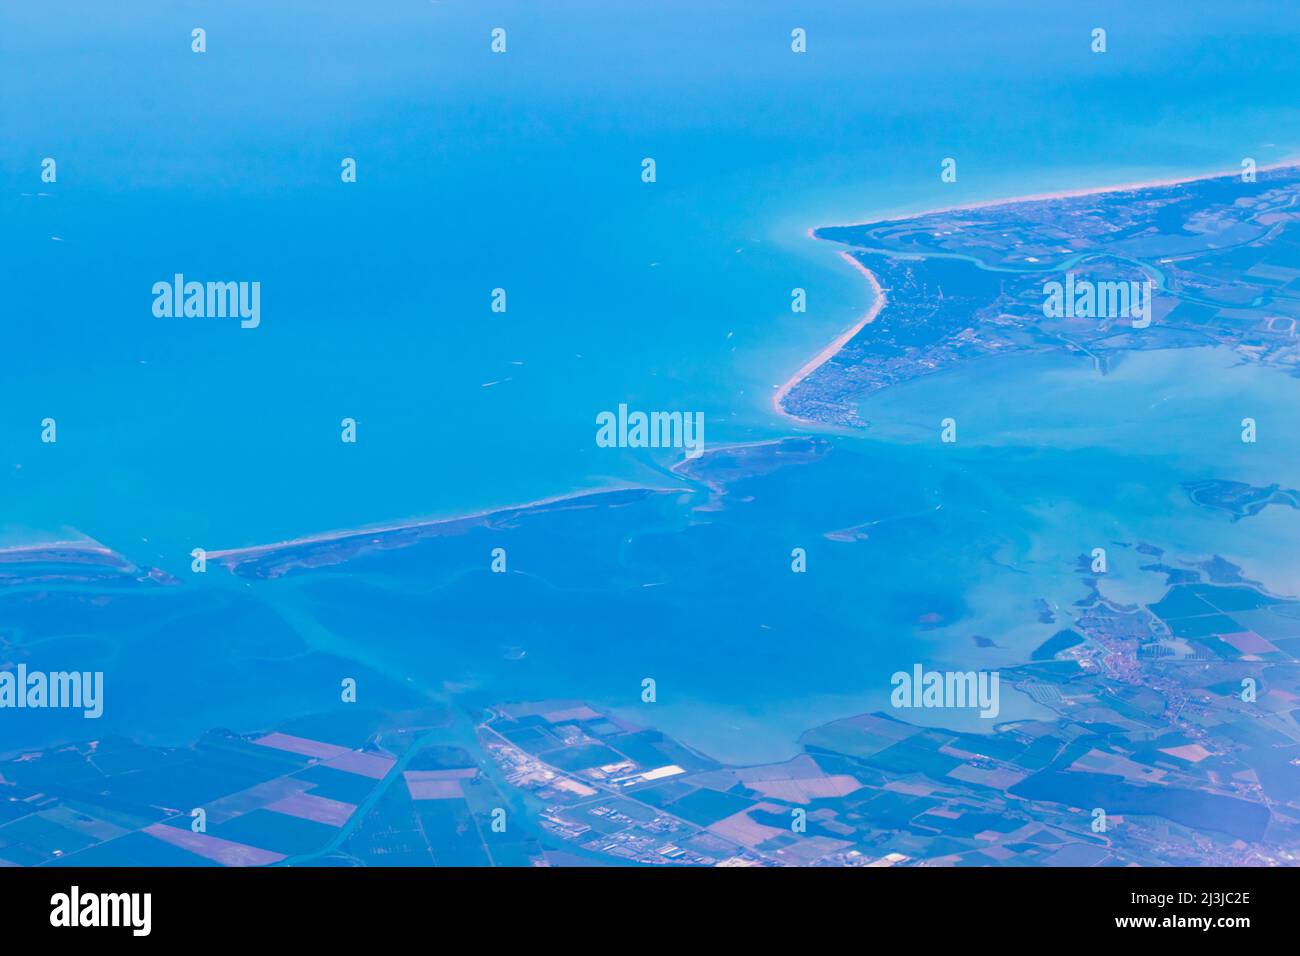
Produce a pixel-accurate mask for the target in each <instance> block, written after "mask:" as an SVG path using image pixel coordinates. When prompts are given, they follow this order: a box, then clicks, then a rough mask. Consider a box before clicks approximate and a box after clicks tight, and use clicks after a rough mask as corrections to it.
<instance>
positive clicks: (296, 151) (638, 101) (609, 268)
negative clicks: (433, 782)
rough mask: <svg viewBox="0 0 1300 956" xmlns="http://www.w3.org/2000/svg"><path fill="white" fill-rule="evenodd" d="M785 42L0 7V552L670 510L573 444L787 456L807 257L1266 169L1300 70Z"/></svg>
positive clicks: (967, 35)
mask: <svg viewBox="0 0 1300 956" xmlns="http://www.w3.org/2000/svg"><path fill="white" fill-rule="evenodd" d="M787 6H788V5H785V4H776V3H766V4H765V3H759V4H753V3H743V4H740V3H737V4H710V5H709V9H698V5H695V4H686V3H669V4H657V5H655V7H654V9H653V10H641V11H638V10H636V9H632V8H630V7H627V6H626V5H618V6H617V7H616V8H615V7H610V6H609V5H607V4H598V3H564V4H559V5H548V6H547V7H546V8H545V9H541V8H536V7H535V6H534V5H531V4H523V3H520V4H493V3H486V4H482V3H475V4H469V3H456V2H448V3H438V4H429V3H397V4H393V5H385V6H384V7H383V8H381V9H379V10H376V11H373V15H371V16H367V17H365V18H356V17H354V16H352V15H351V13H349V12H348V11H346V10H343V9H341V8H340V9H332V8H330V7H329V6H325V7H323V8H322V7H321V6H320V5H317V4H307V3H288V4H276V5H274V6H273V7H267V6H266V5H263V4H254V3H235V4H223V5H221V6H217V7H213V8H211V9H203V8H196V9H174V10H162V11H157V12H156V15H153V16H150V17H148V18H142V17H132V18H131V20H132V23H133V24H134V25H133V28H132V30H131V31H125V30H122V29H120V21H119V18H121V17H124V16H126V15H127V11H126V8H122V9H118V8H115V7H113V6H108V7H106V6H104V5H103V4H97V3H74V4H70V5H67V6H66V8H61V9H63V11H64V12H62V13H61V14H60V15H52V14H51V13H50V12H49V8H48V5H46V4H39V3H19V4H7V5H6V6H5V10H4V12H2V13H0V27H2V29H0V34H2V35H3V36H4V37H5V38H6V39H4V40H0V43H3V44H4V54H5V55H4V57H3V60H4V66H3V67H0V69H3V71H4V74H5V76H4V80H5V82H4V83H3V84H0V89H3V90H4V91H5V92H4V93H2V94H0V96H3V97H4V109H3V111H0V113H2V114H3V123H4V127H5V136H4V142H5V143H6V144H7V145H6V146H5V147H0V176H2V177H3V180H2V182H3V195H2V197H0V201H2V202H3V216H4V219H5V221H6V222H7V223H8V224H9V225H8V227H7V228H6V233H7V234H8V238H9V239H10V240H11V242H12V245H11V247H10V252H9V253H8V254H7V255H6V256H5V257H4V259H5V265H4V267H3V268H5V270H6V272H7V273H8V275H7V278H6V286H7V288H8V289H9V291H10V296H9V300H10V301H9V308H10V310H11V311H10V313H9V314H10V317H11V321H9V322H8V323H7V331H8V333H9V343H8V345H9V347H8V348H6V350H5V353H6V358H5V360H4V361H5V365H6V371H5V375H4V376H3V384H2V385H0V388H2V389H3V392H4V404H5V407H6V408H7V410H8V411H7V414H5V415H4V416H2V417H0V443H2V444H3V446H4V447H6V448H8V449H9V453H8V456H7V457H8V460H7V461H6V462H5V463H4V464H5V466H6V467H5V468H4V469H3V476H4V477H3V479H0V480H2V481H3V483H4V485H5V487H4V498H5V501H6V503H7V505H6V508H5V512H4V514H3V516H2V519H3V523H4V525H5V526H6V528H7V529H8V530H9V531H10V532H11V533H12V532H14V531H22V530H23V529H30V530H34V531H36V532H38V533H43V534H48V533H50V532H53V531H55V530H57V529H59V528H61V527H66V526H71V527H75V528H77V529H80V530H81V531H83V532H85V533H87V534H90V535H93V536H94V537H96V538H98V539H99V540H101V541H103V542H105V543H106V544H108V545H109V546H111V547H114V548H116V549H119V550H121V551H123V552H124V553H126V554H128V555H130V556H132V557H134V558H136V559H137V560H140V561H144V562H149V563H155V564H160V565H162V566H164V567H168V568H170V569H173V570H174V569H177V568H180V567H183V566H184V562H185V558H184V555H185V554H186V553H187V552H188V550H189V549H190V548H191V547H194V546H196V545H200V544H202V545H204V546H207V547H209V548H211V547H232V546H238V545H245V544H252V543H258V542H265V541H269V540H278V539H283V538H287V537H292V536H296V535H302V534H308V533H312V532H318V531H322V530H327V529H331V528H339V527H351V526H357V525H363V524H369V523H376V522H385V521H391V520H398V519H402V518H406V517H411V516H416V515H447V514H455V513H459V512H463V511H467V510H475V509H478V508H483V507H491V506H496V505H503V504H509V503H515V502H520V501H527V500H532V499H536V498H539V497H543V496H546V495H550V494H556V493H564V492H569V491H572V490H575V489H579V488H587V487H595V486H603V485H607V484H613V483H620V482H629V481H631V482H638V481H646V480H650V481H654V482H656V483H663V479H662V478H661V477H659V476H658V475H656V474H655V473H654V472H653V471H652V470H651V469H650V468H649V467H648V463H649V461H650V458H649V457H648V456H641V455H637V454H635V453H630V452H626V451H625V452H619V453H604V454H602V453H601V450H598V449H596V448H595V446H594V441H593V435H594V424H593V421H594V416H595V414H596V413H597V412H598V411H601V410H603V409H612V408H615V407H616V406H617V404H618V403H619V402H620V401H625V402H628V403H629V404H630V405H632V406H633V407H641V408H647V409H649V408H662V409H682V410H687V409H689V410H702V411H704V412H705V415H706V420H707V422H708V431H707V438H708V440H709V442H710V443H720V442H724V441H735V440H748V439H753V438H756V437H766V436H771V435H776V434H783V433H787V432H788V431H789V430H790V429H789V425H788V424H787V423H782V422H779V421H774V420H773V417H772V415H771V413H770V408H769V406H768V398H769V396H770V393H771V386H772V385H773V384H775V383H777V382H780V381H781V380H783V379H784V378H785V377H786V376H787V375H788V374H790V372H792V371H793V369H795V368H797V367H798V366H799V365H800V364H802V362H803V361H804V360H806V358H807V357H808V356H809V355H811V354H812V353H813V352H815V351H817V350H818V349H819V348H820V347H821V346H822V345H824V344H825V343H826V342H827V341H829V339H830V338H831V337H833V335H834V334H836V333H837V332H838V331H840V330H841V329H842V328H844V327H845V326H846V325H847V324H848V323H849V322H851V321H852V319H853V317H854V315H856V314H857V313H858V312H859V311H860V310H861V309H862V308H863V307H864V306H865V304H866V300H867V296H868V293H867V290H866V288H865V286H864V285H863V283H862V282H861V279H860V277H859V276H857V275H856V274H854V273H853V272H852V271H851V270H848V269H846V268H845V267H844V266H843V264H842V263H840V262H839V261H838V260H837V259H836V258H835V256H834V255H833V253H832V251H831V249H830V248H829V247H828V246H827V244H825V243H815V242H813V241H811V240H808V239H807V238H806V237H805V236H804V230H805V229H806V228H807V227H808V226H812V225H818V224H823V223H826V222H835V221H847V220H853V219H861V218H864V217H869V216H871V215H876V214H880V213H885V212H889V211H893V210H903V209H909V208H911V209H916V208H928V207H932V206H936V205H947V204H952V203H958V202H964V201H971V200H976V199H984V198H990V197H996V196H1003V195H1016V194H1023V193H1027V192H1035V191H1038V190H1041V189H1043V188H1048V187H1078V186H1083V185H1102V184H1105V183H1107V182H1112V181H1125V180H1127V179H1131V178H1134V177H1135V176H1137V175H1145V174H1148V173H1170V172H1187V171H1198V170H1202V169H1209V168H1219V167H1222V168H1231V167H1233V166H1235V164H1236V163H1238V162H1239V161H1240V157H1241V156H1243V155H1247V154H1249V155H1252V156H1254V157H1255V158H1256V159H1258V160H1259V161H1260V162H1265V161H1268V160H1270V159H1273V158H1276V157H1277V156H1279V155H1281V154H1282V153H1284V152H1285V151H1286V147H1287V146H1288V145H1289V143H1288V142H1287V141H1286V140H1285V139H1284V137H1285V136H1286V135H1288V131H1289V130H1291V129H1294V128H1295V122H1294V121H1295V119H1296V111H1295V109H1294V107H1293V105H1292V103H1291V101H1290V98H1289V96H1288V94H1287V92H1286V91H1287V90H1293V89H1294V88H1295V86H1296V84H1295V80H1296V79H1297V77H1296V71H1297V68H1296V66H1295V64H1296V62H1297V60H1296V58H1295V57H1294V56H1293V55H1292V54H1293V53H1294V52H1295V50H1294V45H1295V39H1294V36H1293V35H1287V34H1285V33H1283V32H1282V31H1281V27H1280V26H1279V25H1277V24H1276V23H1270V22H1269V21H1268V18H1267V17H1266V16H1265V15H1264V14H1263V13H1260V14H1259V15H1258V16H1256V15H1254V14H1253V12H1252V10H1251V7H1250V6H1249V5H1247V6H1244V7H1243V6H1240V5H1238V6H1235V7H1233V9H1232V10H1227V9H1221V10H1208V9H1207V10H1198V11H1189V10H1187V9H1186V8H1185V7H1180V8H1178V15H1177V16H1171V15H1169V11H1167V10H1161V9H1160V7H1161V6H1162V5H1160V4H1155V5H1148V4H1143V5H1141V9H1136V8H1134V7H1133V5H1131V4H1122V3H1115V4H1109V5H1106V4H1102V5H1097V6H1096V7H1095V8H1094V9H1092V10H1090V11H1089V12H1088V14H1087V15H1086V16H1084V15H1083V14H1081V13H1077V12H1070V11H1066V10H1049V9H1046V8H1044V7H1043V6H1042V5H1033V4H1031V5H1026V4H981V5H980V8H979V10H978V11H952V10H948V9H947V7H946V5H942V4H940V5H926V4H907V5H901V6H898V7H895V6H894V5H863V4H857V3H840V4H834V3H832V4H820V5H814V6H813V7H810V8H809V9H807V10H801V11H798V16H797V17H796V16H795V14H794V13H793V12H789V11H788V10H787V9H786V7H787ZM940 9H943V10H944V13H943V17H944V18H945V19H944V22H945V27H944V29H943V30H942V31H939V30H936V29H934V27H933V25H934V23H935V17H936V16H937V15H938V11H939V10H940ZM1081 17H1082V19H1081ZM792 18H793V19H792ZM796 20H797V21H798V22H797V23H796V22H795V21H796ZM955 20H956V21H965V22H954V21H955ZM1093 21H1096V23H1097V24H1101V25H1104V26H1106V28H1107V29H1108V30H1109V36H1110V50H1109V52H1108V53H1107V54H1105V63H1104V64H1103V63H1102V62H1101V60H1102V58H1101V57H1098V56H1096V55H1094V54H1091V53H1090V52H1089V51H1088V44H1087V42H1086V40H1087V36H1088V31H1089V30H1090V28H1091V27H1092V26H1093V25H1094V23H1093ZM195 25H202V26H203V27H204V28H205V29H206V30H207V31H208V41H209V46H208V52H207V53H206V54H204V55H201V56H200V55H195V54H193V53H191V52H190V50H189V42H188V36H189V30H190V29H191V27H193V26H195ZM497 25H504V26H506V27H507V28H508V31H509V33H508V35H509V52H508V53H507V54H506V55H504V56H493V55H492V54H491V53H490V52H489V50H488V34H489V31H490V30H491V28H492V27H493V26H497ZM796 25H798V26H803V27H804V28H805V29H807V30H808V35H809V50H810V52H809V53H808V54H807V55H805V56H795V55H793V54H791V53H790V50H789V32H790V29H791V28H792V27H794V26H796ZM286 33H287V34H290V35H294V34H295V33H297V34H299V35H300V40H299V41H298V42H296V43H293V44H285V43H283V42H282V36H283V35H284V34H286ZM1247 33H1249V35H1250V43H1251V45H1250V47H1249V49H1247V47H1246V40H1245V37H1246V34H1247ZM1206 35H1210V36H1219V37H1221V38H1222V39H1221V41H1220V42H1219V43H1217V44H1213V43H1212V44H1209V45H1208V46H1207V45H1206V43H1205V41H1204V37H1205V36H1206ZM1270 36H1271V37H1273V40H1272V43H1271V44H1270V41H1269V37H1270ZM480 37H481V39H482V42H481V43H478V42H473V40H474V38H480ZM654 49H659V50H661V51H662V55H660V56H649V55H647V53H646V51H648V50H654ZM1193 55H1194V56H1196V57H1197V63H1198V66H1197V70H1196V72H1195V79H1194V80H1190V79H1189V78H1188V75H1187V74H1186V73H1184V72H1183V70H1182V65H1183V64H1184V63H1185V61H1186V59H1187V57H1189V56H1193ZM1103 66H1104V68H1103ZM832 77H835V78H837V79H836V80H835V82H834V83H831V82H830V78H832ZM846 77H847V79H846ZM855 77H856V81H855V80H854V79H853V78H855ZM1135 77H1140V78H1141V81H1140V82H1136V83H1135V82H1134V78H1135ZM1135 89H1136V90H1138V91H1139V92H1138V95H1137V97H1136V98H1135V97H1134V92H1133V91H1134V90H1135ZM1243 104H1245V105H1244V106H1243ZM1269 144H1271V145H1269ZM46 155H48V156H52V157H55V158H56V159H57V160H58V161H59V181H58V182H57V183H56V184H54V185H52V186H49V187H43V186H42V185H41V183H40V182H39V177H38V173H39V161H40V159H41V157H43V156H46ZM949 155H952V156H955V157H957V158H958V161H959V164H960V166H959V169H960V175H959V181H958V183H957V184H956V185H952V186H943V185H941V184H940V183H939V179H938V163H939V160H940V159H941V158H943V157H945V156H949ZM344 156H352V157H355V158H356V159H357V162H358V182H357V183H356V184H355V185H344V184H342V183H341V182H340V181H339V162H340V160H341V159H342V157H344ZM645 156H653V157H655V159H656V160H657V162H658V177H659V181H658V182H657V183H656V184H654V185H645V184H642V183H641V182H640V178H639V173H640V161H641V159H642V158H643V157H645ZM41 192H45V193H47V195H41V196H37V195H36V194H37V193H41ZM53 237H57V238H58V241H55V240H54V238H53ZM177 272H182V273H184V274H185V275H186V276H187V278H194V279H199V280H201V281H202V280H208V279H212V280H249V281H251V280H257V281H260V282H261V283H262V289H263V301H262V312H263V321H262V326H261V327H260V328H258V329H256V330H240V329H238V328H237V327H236V326H235V325H234V324H233V323H229V322H225V323H221V322H213V321H209V320H183V319H156V318H154V316H153V315H152V313H151V311H150V306H151V302H152V298H151V296H150V292H149V290H150V287H151V285H152V283H153V282H155V281H158V280H160V279H170V277H171V276H172V275H173V274H174V273H177ZM497 286H501V287H504V288H506V289H507V292H508V296H509V311H508V312H507V313H506V314H505V315H498V314H493V313H492V312H490V311H489V308H488V306H489V298H490V291H491V289H492V288H494V287H497ZM795 286H802V287H805V288H807V289H808V293H809V303H810V305H809V312H808V313H807V314H806V315H794V314H792V313H791V312H790V310H789V296H790V289H791V288H793V287H795ZM512 363H522V364H512ZM489 382H496V383H498V384H495V385H490V386H488V387H484V384H485V383H489ZM46 415H52V416H54V417H56V418H57V419H58V421H59V423H60V430H61V436H60V437H61V441H60V443H59V445H58V446H57V447H55V448H50V447H42V446H40V445H38V444H37V443H36V442H35V441H34V436H35V435H36V434H37V429H38V425H37V423H38V422H39V421H40V419H41V418H43V417H45V416H46ZM347 416H350V417H353V418H355V419H357V421H358V422H359V427H360V440H359V442H358V444H357V445H355V446H345V445H343V444H342V443H341V442H339V440H338V434H339V422H340V420H341V419H342V418H344V417H347ZM525 462H526V464H525ZM17 465H21V466H22V467H21V469H18V468H16V467H15V466H17ZM88 472H90V473H93V474H94V481H93V482H87V481H86V480H85V479H86V476H87V473H88ZM142 539H147V543H145V541H144V540H142Z"/></svg>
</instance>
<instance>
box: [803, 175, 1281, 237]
mask: <svg viewBox="0 0 1300 956" xmlns="http://www.w3.org/2000/svg"><path fill="white" fill-rule="evenodd" d="M1295 167H1300V154H1297V155H1294V156H1288V157H1287V158H1286V159H1280V160H1278V161H1277V162H1275V163H1266V164H1264V165H1262V166H1257V167H1255V172H1256V173H1257V174H1258V173H1270V172H1275V171H1276V170H1279V169H1292V168H1295ZM1240 175H1241V171H1240V170H1236V171H1235V172H1227V173H1225V172H1224V171H1223V170H1221V169H1220V170H1214V171H1211V172H1202V173H1195V174H1192V175H1188V176H1175V177H1172V178H1168V179H1148V180H1142V181H1139V182H1132V183H1120V184H1118V185H1111V186H1085V187H1083V188H1081V189H1059V190H1055V191H1053V192H1045V193H1029V194H1028V195H1024V196H1010V197H1007V198H1005V199H981V200H978V201H976V202H969V203H958V204H957V205H955V206H938V207H936V208H934V209H922V210H919V211H914V212H902V213H891V214H889V215H885V216H879V217H872V218H870V219H862V220H858V221H857V222H837V223H824V224H823V225H820V226H813V227H811V228H810V229H809V230H808V235H809V237H810V238H813V239H821V236H818V235H817V234H816V233H817V230H819V229H845V228H852V227H855V226H869V225H875V224H877V223H882V222H904V221H906V220H908V219H921V218H923V217H925V216H935V215H938V214H940V213H945V212H963V211H965V210H968V209H991V208H995V207H997V206H1014V205H1018V204H1020V203H1027V202H1050V201H1052V200H1056V199H1075V198H1078V197H1079V196H1097V195H1101V194H1103V193H1123V192H1134V191H1136V190H1139V189H1157V188H1159V187H1161V186H1182V185H1186V184H1187V183H1199V182H1204V181H1206V180H1210V179H1228V178H1231V177H1234V176H1240ZM823 241H825V240H823Z"/></svg>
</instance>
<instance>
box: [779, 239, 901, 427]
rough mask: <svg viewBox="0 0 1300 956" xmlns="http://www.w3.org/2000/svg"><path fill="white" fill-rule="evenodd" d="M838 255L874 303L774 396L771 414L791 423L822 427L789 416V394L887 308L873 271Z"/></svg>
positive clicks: (855, 261) (812, 422) (817, 423)
mask: <svg viewBox="0 0 1300 956" xmlns="http://www.w3.org/2000/svg"><path fill="white" fill-rule="evenodd" d="M808 238H810V239H816V238H817V237H816V236H815V235H814V234H813V230H812V229H809V230H808ZM839 255H840V258H841V259H843V260H844V261H845V262H847V263H848V264H849V265H851V266H853V268H855V269H857V270H858V271H859V272H860V273H862V275H864V276H865V277H866V279H867V284H868V285H870V286H871V293H872V296H873V298H872V301H871V305H870V306H869V307H868V308H867V311H866V312H864V313H863V314H862V316H861V317H860V318H859V319H858V320H857V321H856V322H855V323H853V325H851V326H849V327H848V328H847V329H845V330H844V331H843V332H841V333H840V334H839V335H837V336H836V337H835V338H834V339H832V340H831V343H830V344H829V345H827V346H826V347H825V348H823V349H822V350H821V351H820V352H818V353H817V354H816V355H814V356H813V357H812V358H810V359H809V360H808V361H807V362H805V363H804V364H803V366H802V367H801V368H800V369H799V370H798V371H797V372H795V373H794V375H792V376H790V378H788V379H786V380H785V381H784V382H782V383H781V384H780V385H778V386H777V388H776V391H775V392H774V393H773V394H772V410H773V411H774V412H776V414H778V415H780V416H781V417H783V418H787V419H789V420H790V421H793V422H799V423H801V424H805V425H820V424H821V423H820V422H816V421H813V420H812V419H808V418H800V417H799V416H798V415H793V414H791V413H790V412H787V411H786V410H785V407H784V405H783V404H782V403H783V402H784V401H785V398H786V396H787V395H789V394H790V391H791V390H792V389H793V388H794V387H795V386H796V385H798V384H799V383H800V382H802V381H803V380H804V379H806V378H807V377H808V376H809V375H811V374H812V373H813V372H815V371H817V369H819V368H821V367H822V366H823V365H825V364H826V363H827V362H829V361H830V360H831V358H832V357H833V356H834V355H835V354H836V353H837V352H839V350H840V349H842V348H843V347H844V346H845V345H846V344H847V343H848V341H849V340H850V339H852V338H853V336H855V335H857V334H858V333H859V332H861V331H862V330H863V329H864V328H865V327H866V326H867V325H869V324H870V323H872V322H874V321H875V319H876V316H878V315H879V314H880V310H881V309H883V308H884V307H885V301H886V300H885V290H884V289H882V288H881V287H880V281H879V280H878V279H877V278H876V274H875V273H874V272H872V271H871V270H870V269H868V268H867V267H866V266H864V265H863V264H862V263H861V262H859V261H858V260H857V259H854V258H853V257H852V256H851V255H849V254H848V253H847V252H844V251H841V252H840V254H839Z"/></svg>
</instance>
